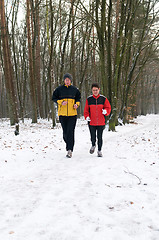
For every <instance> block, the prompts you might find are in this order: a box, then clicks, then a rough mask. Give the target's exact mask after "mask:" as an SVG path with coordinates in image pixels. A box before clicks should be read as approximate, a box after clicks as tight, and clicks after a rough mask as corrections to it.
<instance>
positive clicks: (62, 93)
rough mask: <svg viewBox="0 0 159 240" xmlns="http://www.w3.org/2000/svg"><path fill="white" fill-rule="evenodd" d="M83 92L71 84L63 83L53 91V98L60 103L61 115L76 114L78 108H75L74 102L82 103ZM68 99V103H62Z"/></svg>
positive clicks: (59, 112)
mask: <svg viewBox="0 0 159 240" xmlns="http://www.w3.org/2000/svg"><path fill="white" fill-rule="evenodd" d="M80 98H81V94H80V91H79V90H78V89H77V88H76V87H74V86H72V85H70V86H66V85H62V86H59V87H57V88H56V89H55V91H54V92H53V96H52V100H53V101H54V102H56V103H57V104H58V115H59V116H75V115H77V110H76V109H75V108H74V104H77V106H78V107H79V105H80ZM64 101H67V104H66V105H62V102H64Z"/></svg>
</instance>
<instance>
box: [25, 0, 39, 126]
mask: <svg viewBox="0 0 159 240" xmlns="http://www.w3.org/2000/svg"><path fill="white" fill-rule="evenodd" d="M26 1H27V30H28V50H29V70H30V92H31V100H32V123H36V122H37V104H36V91H35V77H34V64H33V53H32V40H31V31H30V1H29V0H26Z"/></svg>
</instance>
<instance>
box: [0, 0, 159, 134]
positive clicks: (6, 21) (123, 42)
mask: <svg viewBox="0 0 159 240" xmlns="http://www.w3.org/2000/svg"><path fill="white" fill-rule="evenodd" d="M158 5H159V3H158V0H133V1H132V0H116V1H114V0H87V1H86V0H85V1H82V0H64V1H63V0H54V1H53V0H24V1H20V0H1V1H0V118H9V119H10V124H11V125H15V124H18V122H19V121H20V120H22V121H25V118H31V119H32V123H37V122H38V119H39V118H43V119H52V125H53V127H54V126H55V125H56V121H57V119H56V118H57V114H56V111H57V109H56V105H54V104H53V102H52V92H53V90H54V89H55V88H56V87H57V86H59V85H60V84H63V75H64V73H66V72H69V73H71V74H72V76H73V85H75V86H76V87H78V88H79V90H80V91H81V96H82V97H81V105H80V109H79V112H78V114H79V117H80V116H82V115H83V109H84V105H85V101H86V98H87V97H88V96H89V95H90V94H91V84H92V83H94V82H97V83H99V84H100V87H101V94H103V95H105V96H106V97H107V98H108V100H109V101H110V103H111V106H112V111H111V115H110V117H109V118H108V119H107V120H108V121H109V130H111V131H115V127H116V126H117V125H118V124H119V123H121V122H122V123H123V124H125V123H128V122H129V121H130V120H132V119H133V118H134V117H137V116H138V115H146V114H151V113H153V114H157V113H159V6H158Z"/></svg>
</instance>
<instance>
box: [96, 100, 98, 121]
mask: <svg viewBox="0 0 159 240" xmlns="http://www.w3.org/2000/svg"><path fill="white" fill-rule="evenodd" d="M96 116H97V125H98V109H97V99H96Z"/></svg>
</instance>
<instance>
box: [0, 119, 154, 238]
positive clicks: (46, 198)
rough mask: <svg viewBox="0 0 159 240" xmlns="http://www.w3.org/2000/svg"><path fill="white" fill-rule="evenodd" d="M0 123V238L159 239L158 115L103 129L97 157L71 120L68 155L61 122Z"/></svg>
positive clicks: (83, 131)
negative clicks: (72, 139)
mask: <svg viewBox="0 0 159 240" xmlns="http://www.w3.org/2000/svg"><path fill="white" fill-rule="evenodd" d="M51 125H52V123H51V121H50V122H48V121H46V120H39V123H38V124H31V120H26V121H25V123H24V124H23V123H20V135H18V136H15V135H14V128H13V127H10V125H9V121H8V120H3V121H2V120H0V239H1V240H106V239H107V240H150V239H151V240H157V239H159V226H158V223H159V200H158V199H159V191H158V189H159V115H147V116H140V117H138V118H137V119H135V123H134V124H128V125H125V126H118V127H117V128H116V130H117V131H116V132H109V131H108V129H107V128H106V129H105V130H104V135H103V140H104V145H103V151H102V152H103V155H104V157H103V158H98V157H97V154H96V152H95V153H94V154H93V155H90V154H89V148H90V146H91V143H90V136H89V130H88V126H87V125H86V122H85V120H83V119H80V120H78V123H77V127H76V131H75V137H76V142H75V149H74V152H73V157H72V158H71V159H68V158H66V157H65V155H66V151H65V144H64V142H63V140H62V130H61V127H60V125H57V127H56V128H55V129H52V128H51Z"/></svg>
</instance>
